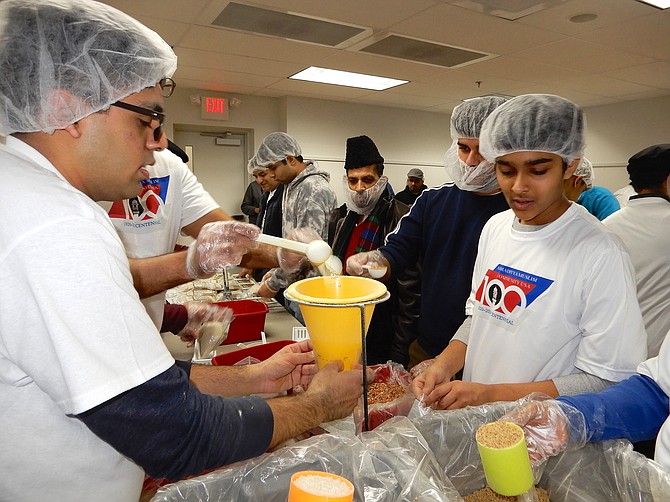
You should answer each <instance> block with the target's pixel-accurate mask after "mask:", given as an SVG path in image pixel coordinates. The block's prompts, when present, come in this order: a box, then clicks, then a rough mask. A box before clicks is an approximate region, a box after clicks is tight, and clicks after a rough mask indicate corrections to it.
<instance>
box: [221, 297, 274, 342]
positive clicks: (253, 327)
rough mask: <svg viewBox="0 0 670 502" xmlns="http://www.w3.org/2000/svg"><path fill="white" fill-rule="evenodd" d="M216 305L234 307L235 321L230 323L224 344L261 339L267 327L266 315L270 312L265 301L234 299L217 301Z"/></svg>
mask: <svg viewBox="0 0 670 502" xmlns="http://www.w3.org/2000/svg"><path fill="white" fill-rule="evenodd" d="M214 305H220V306H221V307H229V308H231V309H233V322H231V323H230V328H229V329H228V336H227V337H226V339H225V340H224V341H223V343H222V345H224V344H230V343H240V342H248V341H251V340H260V339H261V331H263V328H265V315H266V314H267V313H268V306H267V305H266V304H265V303H263V302H257V301H255V300H234V301H231V302H216V303H214Z"/></svg>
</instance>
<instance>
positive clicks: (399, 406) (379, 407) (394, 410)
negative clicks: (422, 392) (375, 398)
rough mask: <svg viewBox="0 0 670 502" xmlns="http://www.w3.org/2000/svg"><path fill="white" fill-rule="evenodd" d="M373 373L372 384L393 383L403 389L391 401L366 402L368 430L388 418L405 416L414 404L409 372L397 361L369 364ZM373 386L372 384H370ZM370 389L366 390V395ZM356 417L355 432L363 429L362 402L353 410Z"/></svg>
mask: <svg viewBox="0 0 670 502" xmlns="http://www.w3.org/2000/svg"><path fill="white" fill-rule="evenodd" d="M369 368H370V369H371V370H372V371H373V372H374V373H375V379H374V382H372V383H374V384H395V385H400V386H402V387H403V388H404V389H405V392H404V394H403V395H401V396H399V397H397V398H395V399H393V400H392V401H388V402H384V403H377V404H368V426H369V428H368V430H373V429H375V428H376V427H378V426H379V425H381V424H382V423H384V422H385V421H386V420H388V419H389V418H393V417H399V416H403V417H406V416H407V414H408V413H409V411H410V409H411V408H412V405H413V404H414V394H412V390H411V388H410V382H411V376H410V374H409V372H408V371H407V370H406V369H405V368H404V367H403V366H402V365H401V364H398V363H394V362H393V361H388V362H387V363H385V364H376V365H374V366H369ZM372 387H374V386H372ZM369 394H370V390H368V395H369ZM354 416H355V417H356V432H357V433H359V432H361V431H362V430H363V422H364V413H363V404H362V400H361V404H359V406H358V407H357V409H356V410H355V411H354Z"/></svg>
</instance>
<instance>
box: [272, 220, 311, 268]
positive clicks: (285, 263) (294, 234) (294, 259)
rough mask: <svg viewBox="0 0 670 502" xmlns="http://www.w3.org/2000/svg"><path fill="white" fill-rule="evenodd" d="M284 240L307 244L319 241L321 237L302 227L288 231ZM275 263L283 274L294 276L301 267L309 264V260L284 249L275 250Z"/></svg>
mask: <svg viewBox="0 0 670 502" xmlns="http://www.w3.org/2000/svg"><path fill="white" fill-rule="evenodd" d="M286 238H287V239H290V240H292V241H297V242H304V243H305V244H309V243H310V242H312V241H320V240H322V239H321V236H320V235H319V233H318V232H317V231H316V230H314V229H313V228H309V227H302V228H294V229H293V230H289V231H288V232H287V234H286ZM277 261H278V262H279V266H280V267H281V269H282V270H283V271H284V272H287V273H289V274H294V273H296V272H298V271H299V270H300V269H301V268H302V267H303V266H305V265H307V264H309V260H307V257H306V256H305V255H304V254H301V253H296V252H295V251H289V250H288V249H284V248H277Z"/></svg>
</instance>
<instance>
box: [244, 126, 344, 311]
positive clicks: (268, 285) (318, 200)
mask: <svg viewBox="0 0 670 502" xmlns="http://www.w3.org/2000/svg"><path fill="white" fill-rule="evenodd" d="M249 162H250V163H252V164H253V165H256V166H261V167H263V168H266V169H268V171H269V172H270V174H272V175H274V177H275V179H276V180H277V182H278V183H280V184H282V185H285V186H284V193H283V194H282V237H286V238H291V237H292V233H293V232H294V231H303V230H304V231H309V230H311V231H312V232H313V235H314V236H319V237H321V239H323V240H324V241H327V240H328V223H329V220H330V216H331V214H332V213H333V211H334V210H335V205H336V200H337V198H336V196H335V192H334V191H333V189H332V188H331V187H330V183H329V181H330V175H329V174H328V173H326V172H325V171H321V170H319V168H318V167H317V166H316V164H314V162H312V161H311V160H305V159H303V157H302V149H301V148H300V145H299V144H298V142H297V141H296V140H295V138H293V137H291V136H289V135H288V134H286V133H284V132H273V133H270V134H269V135H267V136H266V137H265V138H264V139H263V141H262V142H261V144H260V146H259V147H258V150H257V151H256V155H254V157H253V158H252V159H251V160H250V161H249ZM267 275H268V277H267V278H266V279H265V280H263V282H262V284H261V287H260V289H259V290H258V295H260V296H263V297H267V298H272V297H273V296H275V295H276V294H277V292H278V291H279V290H280V289H283V288H286V287H288V286H289V285H290V284H292V283H293V282H295V281H296V280H298V279H301V278H304V277H307V276H312V275H318V271H316V269H312V268H311V267H308V268H307V270H305V269H304V267H303V268H302V269H301V270H299V271H297V272H295V273H287V272H285V271H284V270H282V269H281V268H274V269H272V270H271V271H270V272H268V274H267ZM287 307H288V308H289V310H290V311H291V312H292V313H293V314H294V315H296V316H297V317H298V318H299V317H300V312H299V311H298V308H297V306H291V302H287Z"/></svg>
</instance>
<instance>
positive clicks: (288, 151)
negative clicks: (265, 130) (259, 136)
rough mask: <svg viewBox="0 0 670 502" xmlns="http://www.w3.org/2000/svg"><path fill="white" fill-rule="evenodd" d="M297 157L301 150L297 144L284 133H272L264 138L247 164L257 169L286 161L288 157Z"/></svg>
mask: <svg viewBox="0 0 670 502" xmlns="http://www.w3.org/2000/svg"><path fill="white" fill-rule="evenodd" d="M289 155H290V156H291V157H299V156H301V155H302V150H301V149H300V145H299V144H298V142H297V141H296V140H295V139H294V138H293V137H291V136H289V135H288V134H286V133H285V132H273V133H270V134H268V135H267V136H265V138H263V141H261V145H260V146H259V147H258V150H257V151H256V155H254V156H253V157H252V158H251V160H250V161H249V163H250V164H251V163H252V162H253V164H254V165H255V166H258V167H268V166H271V165H272V164H274V163H276V162H279V161H282V160H284V159H286V157H288V156H289Z"/></svg>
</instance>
